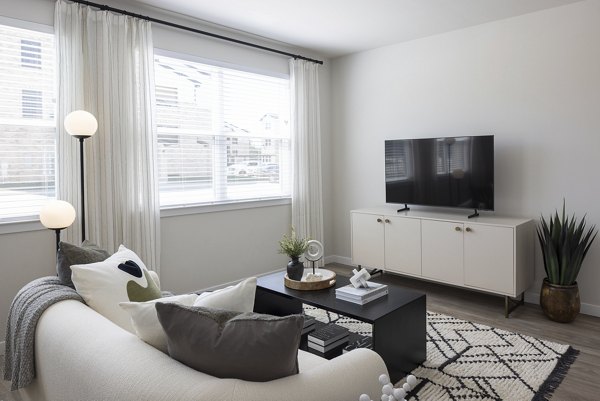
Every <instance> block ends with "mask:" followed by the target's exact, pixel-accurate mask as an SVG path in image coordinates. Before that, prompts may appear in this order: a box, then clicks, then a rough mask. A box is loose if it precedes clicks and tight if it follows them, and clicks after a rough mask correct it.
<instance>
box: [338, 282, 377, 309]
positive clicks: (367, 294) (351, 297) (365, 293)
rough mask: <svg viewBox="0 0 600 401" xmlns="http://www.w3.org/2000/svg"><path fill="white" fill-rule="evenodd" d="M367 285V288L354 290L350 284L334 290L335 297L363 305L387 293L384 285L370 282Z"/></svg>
mask: <svg viewBox="0 0 600 401" xmlns="http://www.w3.org/2000/svg"><path fill="white" fill-rule="evenodd" d="M367 284H368V285H369V286H368V287H367V288H363V287H360V288H355V287H354V286H353V285H352V284H349V285H347V286H344V287H340V288H337V289H336V290H335V297H336V298H337V299H341V300H343V301H348V302H354V303H355V304H359V305H364V304H366V303H368V302H371V301H373V300H375V299H377V298H380V297H383V296H385V295H387V293H388V286H387V285H385V284H379V283H372V282H368V283H367Z"/></svg>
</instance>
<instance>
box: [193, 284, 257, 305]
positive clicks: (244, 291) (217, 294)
mask: <svg viewBox="0 0 600 401" xmlns="http://www.w3.org/2000/svg"><path fill="white" fill-rule="evenodd" d="M255 295H256V277H250V278H247V279H245V280H243V281H241V282H240V283H238V284H237V285H233V286H230V287H227V288H223V289H220V290H216V291H213V292H204V293H202V294H200V296H199V297H198V299H196V301H195V302H194V306H203V307H205V308H216V309H225V310H229V311H235V312H252V311H253V310H254V296H255Z"/></svg>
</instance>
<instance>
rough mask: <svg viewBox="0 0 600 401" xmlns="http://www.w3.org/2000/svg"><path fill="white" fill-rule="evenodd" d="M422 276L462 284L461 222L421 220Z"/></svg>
mask: <svg viewBox="0 0 600 401" xmlns="http://www.w3.org/2000/svg"><path fill="white" fill-rule="evenodd" d="M421 238H422V273H423V277H426V278H431V279H435V280H438V281H442V282H444V283H449V284H456V285H463V224H462V223H452V222H448V221H433V220H422V221H421Z"/></svg>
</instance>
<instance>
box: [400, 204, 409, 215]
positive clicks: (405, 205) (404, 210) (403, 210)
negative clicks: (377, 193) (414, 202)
mask: <svg viewBox="0 0 600 401" xmlns="http://www.w3.org/2000/svg"><path fill="white" fill-rule="evenodd" d="M409 210H410V208H409V207H408V205H407V204H406V203H405V204H404V207H403V208H402V209H398V213H400V212H407V211H409Z"/></svg>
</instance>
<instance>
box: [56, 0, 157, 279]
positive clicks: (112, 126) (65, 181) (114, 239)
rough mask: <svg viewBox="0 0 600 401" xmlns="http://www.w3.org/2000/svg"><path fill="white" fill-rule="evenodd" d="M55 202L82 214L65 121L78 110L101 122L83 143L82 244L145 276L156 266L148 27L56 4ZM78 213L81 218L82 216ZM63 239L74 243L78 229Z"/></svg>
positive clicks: (74, 151) (73, 145) (74, 152)
mask: <svg viewBox="0 0 600 401" xmlns="http://www.w3.org/2000/svg"><path fill="white" fill-rule="evenodd" d="M54 29H55V34H56V43H57V59H58V68H57V70H58V75H59V76H58V108H57V109H58V111H57V113H58V115H57V117H58V118H57V121H58V163H57V168H58V174H57V176H58V198H59V199H64V200H67V201H69V202H71V203H72V204H73V205H74V206H76V207H77V208H79V207H80V205H81V202H80V199H79V197H80V195H79V193H80V188H79V182H80V181H79V152H78V143H77V141H76V140H75V139H74V138H71V136H70V135H68V134H67V133H66V131H65V130H64V126H63V122H64V117H65V116H66V115H67V114H68V113H70V112H71V111H73V110H77V109H83V110H86V111H89V112H90V113H92V114H93V115H94V116H96V118H97V119H98V132H97V133H96V135H94V136H93V137H92V138H90V139H87V140H86V141H85V142H84V143H85V168H86V172H85V191H86V208H85V209H86V225H87V227H88V235H87V236H86V238H89V239H90V240H92V241H94V242H96V243H98V244H99V245H101V246H102V247H104V248H106V249H107V250H109V251H111V252H112V251H115V250H116V248H117V247H118V246H119V244H121V243H122V244H124V245H125V246H127V247H128V248H130V249H132V250H133V251H135V252H136V253H137V254H139V255H140V257H141V258H142V260H143V261H144V263H146V265H147V266H148V268H150V269H153V270H158V268H159V261H160V244H159V224H160V214H159V212H160V209H159V202H158V184H157V182H158V179H157V165H156V159H157V158H156V145H155V144H156V141H155V135H156V131H155V128H154V124H153V121H154V116H153V111H152V105H153V101H152V98H153V96H154V92H153V91H154V82H153V80H154V71H153V66H154V62H153V58H154V55H153V45H152V32H151V27H150V23H149V22H147V21H143V20H139V19H136V18H132V17H127V16H123V15H117V14H114V13H110V12H107V11H98V10H96V9H93V8H91V7H88V6H85V5H80V4H74V3H68V2H65V1H63V0H58V1H57V2H56V7H55V20H54ZM79 212H80V211H79ZM65 239H66V240H68V241H72V242H79V241H80V239H81V232H80V222H79V220H77V221H76V222H75V224H73V226H72V228H71V229H69V230H67V232H66V236H65Z"/></svg>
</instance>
